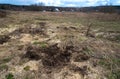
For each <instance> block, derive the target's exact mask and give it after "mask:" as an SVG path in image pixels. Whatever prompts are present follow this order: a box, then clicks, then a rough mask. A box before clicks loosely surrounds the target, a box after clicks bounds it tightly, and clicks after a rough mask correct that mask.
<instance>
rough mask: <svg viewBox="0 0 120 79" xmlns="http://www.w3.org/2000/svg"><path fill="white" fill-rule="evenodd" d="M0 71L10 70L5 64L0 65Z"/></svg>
mask: <svg viewBox="0 0 120 79" xmlns="http://www.w3.org/2000/svg"><path fill="white" fill-rule="evenodd" d="M0 70H8V65H5V64H2V65H0Z"/></svg>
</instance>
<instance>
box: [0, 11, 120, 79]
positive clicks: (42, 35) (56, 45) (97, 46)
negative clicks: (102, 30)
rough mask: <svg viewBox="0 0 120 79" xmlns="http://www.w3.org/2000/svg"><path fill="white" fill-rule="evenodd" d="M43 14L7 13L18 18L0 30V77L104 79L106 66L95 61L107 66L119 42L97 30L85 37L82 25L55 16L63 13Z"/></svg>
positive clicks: (84, 29) (85, 28) (115, 54)
mask: <svg viewBox="0 0 120 79" xmlns="http://www.w3.org/2000/svg"><path fill="white" fill-rule="evenodd" d="M15 13H16V12H15ZM18 13H19V12H18ZM16 14H17V13H16ZM47 14H48V15H49V16H48V17H46V15H44V14H42V13H41V16H42V17H39V16H40V15H39V14H38V13H33V14H32V13H30V12H28V13H27V14H26V13H25V12H21V13H19V15H17V16H16V15H11V16H10V17H12V19H13V18H14V20H15V21H16V19H17V20H18V21H16V23H15V25H14V27H13V28H12V27H11V26H12V25H11V26H9V28H2V31H1V32H0V33H1V35H0V74H1V75H0V79H5V77H6V75H8V74H12V75H13V76H14V78H15V79H107V77H106V74H108V71H109V70H110V69H107V68H104V67H102V66H101V65H100V64H99V61H102V60H104V62H102V64H105V65H106V66H108V67H109V65H111V64H109V63H111V59H112V58H117V59H118V58H119V57H120V56H119V51H120V49H119V47H120V46H119V44H116V43H112V42H111V41H108V39H103V37H104V35H102V36H103V37H102V38H97V37H98V36H99V35H98V36H97V32H98V31H97V32H94V30H93V29H91V30H90V34H92V35H93V36H94V35H96V36H95V37H91V36H86V32H87V27H86V26H83V25H78V26H77V25H76V24H75V25H74V24H73V23H66V22H61V21H60V23H59V22H57V21H58V18H59V19H60V18H61V17H62V20H63V19H65V18H64V17H65V16H64V17H63V15H64V14H59V13H58V14H59V15H60V16H61V17H57V15H56V14H54V13H47ZM28 15H29V16H28ZM69 15H71V16H72V14H69ZM21 16H23V18H20V17H21ZM43 16H44V17H46V18H43ZM54 16H55V18H57V19H56V20H55V22H54V21H53V20H54V19H55V18H52V17H54ZM71 16H70V17H71ZM74 16H75V15H74ZM76 16H77V17H78V16H79V15H78V14H76ZM24 17H25V18H24ZM49 17H50V18H49ZM12 19H11V20H12ZM51 19H52V20H51ZM31 21H32V22H31ZM20 22H21V24H20ZM22 23H23V24H22ZM18 24H20V25H18ZM11 29H12V30H11ZM3 31H5V32H3ZM94 33H96V34H94ZM117 34H118V35H119V33H117ZM117 34H116V33H112V34H111V33H110V36H115V35H117ZM107 35H108V34H105V36H106V37H109V35H108V36H107ZM118 39H119V38H117V40H118ZM115 41H116V40H115ZM106 62H107V64H106ZM115 62H117V60H116V61H115ZM113 63H114V62H112V66H113ZM115 64H116V65H117V66H116V65H115V66H114V68H116V67H119V66H118V65H119V63H118V62H117V63H115Z"/></svg>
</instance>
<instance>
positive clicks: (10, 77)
mask: <svg viewBox="0 0 120 79" xmlns="http://www.w3.org/2000/svg"><path fill="white" fill-rule="evenodd" d="M5 77H6V79H14V75H13V74H12V73H9V74H7V75H6V76H5Z"/></svg>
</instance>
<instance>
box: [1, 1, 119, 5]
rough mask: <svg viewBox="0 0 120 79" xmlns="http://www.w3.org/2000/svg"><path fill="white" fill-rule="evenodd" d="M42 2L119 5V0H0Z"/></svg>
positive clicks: (23, 2) (20, 2)
mask: <svg viewBox="0 0 120 79" xmlns="http://www.w3.org/2000/svg"><path fill="white" fill-rule="evenodd" d="M40 2H43V3H44V4H45V5H47V6H67V7H68V6H74V7H76V6H78V7H81V6H97V5H106V4H107V3H111V4H114V5H115V4H116V5H120V0H0V3H13V4H23V5H25V4H27V5H29V4H35V3H40Z"/></svg>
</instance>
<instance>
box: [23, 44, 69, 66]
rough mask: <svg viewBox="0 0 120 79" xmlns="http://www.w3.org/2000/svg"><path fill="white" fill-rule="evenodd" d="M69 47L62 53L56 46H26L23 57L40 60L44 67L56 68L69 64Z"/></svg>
mask: <svg viewBox="0 0 120 79" xmlns="http://www.w3.org/2000/svg"><path fill="white" fill-rule="evenodd" d="M68 48H69V47H66V49H65V50H64V51H62V50H61V49H60V48H59V47H58V46H57V44H54V45H51V46H48V47H46V48H40V47H36V46H28V47H27V49H26V54H25V55H24V57H26V58H29V59H31V60H39V59H42V63H43V65H44V66H45V67H47V68H48V67H50V68H54V67H58V66H64V65H66V64H68V63H69V62H70V58H71V52H69V51H68Z"/></svg>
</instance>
